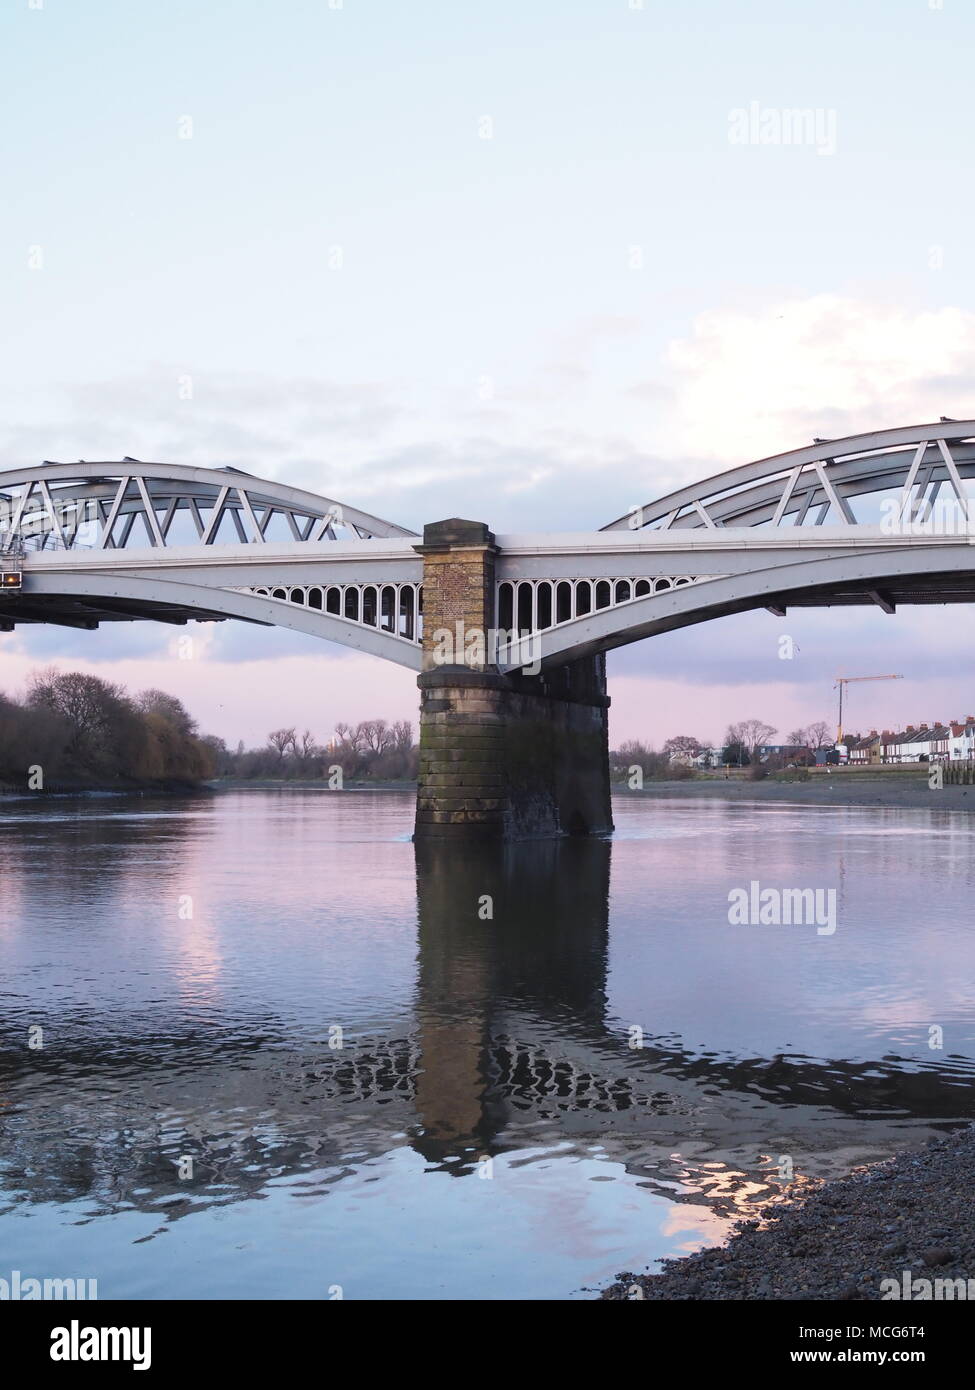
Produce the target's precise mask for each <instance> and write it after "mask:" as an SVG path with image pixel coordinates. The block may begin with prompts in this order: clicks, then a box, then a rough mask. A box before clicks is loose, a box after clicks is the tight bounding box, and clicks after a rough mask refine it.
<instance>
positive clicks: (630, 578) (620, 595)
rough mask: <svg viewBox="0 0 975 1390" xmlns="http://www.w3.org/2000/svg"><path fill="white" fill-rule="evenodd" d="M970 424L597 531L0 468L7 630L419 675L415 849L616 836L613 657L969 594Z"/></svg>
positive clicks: (733, 473)
mask: <svg viewBox="0 0 975 1390" xmlns="http://www.w3.org/2000/svg"><path fill="white" fill-rule="evenodd" d="M973 478H975V420H960V421H955V420H947V419H942V420H941V421H939V422H938V423H937V424H927V425H915V426H904V427H900V428H894V429H887V430H880V431H875V432H873V433H870V434H862V435H853V436H848V437H846V438H843V439H832V440H825V439H819V440H816V441H815V442H814V443H813V444H810V445H806V446H804V447H802V448H798V449H794V450H792V451H790V452H788V453H784V454H778V455H775V456H773V457H771V458H767V459H761V460H758V461H756V462H752V463H747V464H744V465H742V466H740V467H737V468H733V469H730V470H728V471H726V472H723V473H719V474H717V475H715V476H713V477H710V478H707V479H705V480H703V481H701V482H697V483H693V484H689V485H687V486H685V487H682V488H679V489H677V490H676V491H674V492H671V493H669V494H668V495H666V496H664V497H660V498H658V499H656V500H655V501H651V502H647V503H645V504H642V505H637V506H634V507H633V508H632V509H631V510H630V511H629V512H628V513H627V514H626V515H624V516H621V517H619V518H617V519H616V520H614V521H611V522H609V523H608V524H607V525H605V526H604V527H602V528H601V529H600V530H596V531H573V532H557V533H539V532H532V533H512V534H506V533H501V534H495V533H494V532H492V531H491V529H490V527H489V525H488V524H487V523H484V522H476V521H469V520H462V519H458V518H453V519H449V520H444V521H437V522H433V523H432V524H430V525H428V526H426V527H424V530H423V533H422V535H420V534H418V533H416V532H413V531H411V530H409V529H408V528H406V527H404V526H399V525H397V524H395V523H393V522H390V521H385V520H383V519H381V518H379V517H376V516H372V515H371V514H369V513H368V512H364V511H361V510H358V509H356V508H353V507H350V506H348V505H345V504H343V503H340V502H338V501H336V500H334V499H332V498H328V497H323V496H320V495H318V494H316V493H313V492H308V491H305V490H302V489H300V488H294V487H290V486H287V485H285V484H283V483H280V482H274V481H270V480H265V479H261V478H257V477H254V476H253V475H251V474H249V473H244V472H241V471H239V470H237V469H232V468H198V467H188V466H185V465H179V464H169V463H145V462H142V461H139V460H136V459H132V458H125V459H122V460H121V461H120V462H78V463H70V464H65V463H50V462H48V463H44V464H41V465H39V466H36V467H30V468H25V469H19V470H17V469H12V470H8V471H6V472H2V473H0V561H2V578H0V631H5V632H11V631H13V630H14V629H15V628H16V626H17V625H18V624H31V623H60V624H66V625H68V626H71V627H78V628H87V629H93V628H97V627H98V626H99V625H100V624H101V623H103V622H119V621H131V620H137V619H142V620H152V621H157V622H164V623H175V624H183V623H187V622H190V621H196V622H200V621H221V620H225V619H228V618H236V619H239V620H242V621H245V622H251V623H258V624H266V625H276V626H280V627H286V628H290V629H292V630H294V631H299V632H305V633H308V634H310V635H312V636H316V637H321V638H324V639H326V640H328V641H331V642H336V643H339V644H340V645H343V646H346V647H351V648H354V649H355V650H358V651H362V652H366V653H368V654H370V655H372V656H376V657H381V658H383V659H385V660H387V661H392V662H396V663H398V664H399V665H401V666H406V667H409V668H410V669H411V670H414V671H415V672H416V673H417V680H418V684H419V688H420V751H421V761H420V780H419V787H418V794H417V818H416V833H417V837H418V838H432V839H439V838H446V839H456V838H470V837H475V838H515V839H519V838H530V837H534V836H539V837H547V836H557V835H562V834H599V833H602V832H605V831H607V830H609V829H611V815H610V799H609V768H608V741H607V738H608V734H607V729H608V725H607V719H608V715H607V711H608V706H609V699H608V697H607V694H606V677H605V654H606V652H607V651H609V650H611V649H613V648H614V647H619V646H622V645H624V644H626V643H629V642H635V641H640V640H642V639H643V638H646V637H652V636H654V635H656V634H658V633H661V632H667V631H670V630H672V629H675V628H680V627H686V626H689V625H692V624H695V623H701V622H706V621H708V620H710V619H712V618H717V617H722V616H725V615H728V614H732V613H740V612H744V611H747V610H749V609H756V608H766V609H768V610H769V611H770V612H771V613H773V614H775V615H776V616H779V617H781V616H784V614H785V612H786V610H787V609H788V608H795V607H809V606H827V607H829V606H840V607H842V606H846V605H851V604H872V605H876V606H878V607H880V608H881V609H883V611H884V612H886V613H889V614H893V613H895V612H896V610H897V607H898V606H899V605H900V604H916V603H968V602H971V601H972V599H973V598H975V564H973V551H972V539H973V537H975V509H973V499H972V498H971V497H970V495H969V488H970V486H971V482H972V479H973Z"/></svg>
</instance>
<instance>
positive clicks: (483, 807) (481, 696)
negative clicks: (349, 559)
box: [415, 519, 613, 840]
mask: <svg viewBox="0 0 975 1390" xmlns="http://www.w3.org/2000/svg"><path fill="white" fill-rule="evenodd" d="M416 550H417V551H418V553H419V554H420V555H422V557H423V669H422V672H421V674H420V676H419V678H418V685H419V687H420V770H419V785H418V788H417V803H416V834H415V838H416V839H418V840H419V839H441V840H467V839H487V840H490V839H511V840H523V839H533V838H552V837H557V836H563V835H598V834H602V833H605V832H607V831H609V830H612V828H613V823H612V814H611V810H610V794H609V744H608V709H609V698H608V696H607V694H606V665H605V657H604V656H601V655H599V656H593V657H585V658H583V659H580V660H576V661H572V662H567V663H565V664H563V665H560V666H554V667H551V668H549V669H545V670H541V671H539V672H538V673H537V674H527V673H525V672H524V671H519V672H515V673H508V674H505V673H502V672H501V671H499V670H498V666H497V661H496V655H497V642H498V634H497V620H496V611H495V610H496V600H495V595H496V592H497V590H496V584H495V561H496V557H497V555H498V547H497V545H496V544H495V539H494V536H493V535H492V533H491V532H490V531H489V530H488V528H487V526H486V525H484V524H483V523H482V522H475V521H461V520H458V519H454V520H450V521H438V522H434V523H433V524H432V525H429V526H426V527H425V528H424V531H423V543H422V545H418V546H416ZM492 658H494V660H492ZM529 669H530V668H529Z"/></svg>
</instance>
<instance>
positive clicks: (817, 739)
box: [806, 719, 833, 751]
mask: <svg viewBox="0 0 975 1390" xmlns="http://www.w3.org/2000/svg"><path fill="white" fill-rule="evenodd" d="M806 741H807V743H808V744H809V747H810V748H812V749H813V751H815V750H816V749H817V748H831V747H832V744H833V738H832V734H831V732H830V725H829V724H827V723H826V720H825V719H817V720H816V722H815V724H810V725H809V728H808V729H807V730H806Z"/></svg>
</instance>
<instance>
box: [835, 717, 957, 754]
mask: <svg viewBox="0 0 975 1390" xmlns="http://www.w3.org/2000/svg"><path fill="white" fill-rule="evenodd" d="M837 749H838V751H839V752H840V755H841V757H842V755H843V753H845V754H846V760H847V762H849V763H861V764H872V763H936V762H941V763H947V762H970V761H972V760H973V759H975V715H971V714H967V715H966V716H965V719H964V721H957V720H951V721H950V722H949V723H947V724H930V725H929V724H918V725H917V727H915V726H914V725H913V724H908V726H907V728H906V729H903V730H902V731H901V732H899V733H895V732H894V731H893V730H891V729H884V730H883V731H882V732H881V733H878V732H877V730H876V729H871V730H870V732H869V734H867V735H866V736H861V735H860V734H857V735H856V736H855V737H852V738H847V739H845V740H844V741H843V743H842V744H837Z"/></svg>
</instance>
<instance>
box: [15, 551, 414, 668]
mask: <svg viewBox="0 0 975 1390" xmlns="http://www.w3.org/2000/svg"><path fill="white" fill-rule="evenodd" d="M30 595H31V598H33V597H34V596H37V597H38V598H39V599H40V600H41V601H42V602H43V601H44V600H45V599H53V600H57V599H59V598H60V599H61V600H62V602H67V604H68V605H69V607H68V609H67V610H65V609H63V608H61V609H59V612H60V616H59V618H58V621H59V622H62V623H64V622H67V623H68V625H69V626H76V627H82V628H84V627H90V628H94V627H97V626H98V623H99V620H100V619H99V616H98V615H99V614H104V613H105V612H110V613H111V614H112V615H113V616H114V617H116V618H118V617H122V618H125V617H129V618H137V617H141V618H155V619H157V620H159V621H162V622H174V623H183V622H185V621H187V620H188V619H191V618H192V619H195V620H197V621H201V620H203V621H205V620H207V619H211V620H212V619H221V618H240V619H243V620H244V621H246V622H251V623H258V624H261V625H263V626H274V627H284V628H288V629H290V630H291V631H292V632H305V633H307V634H308V635H309V636H312V637H321V638H324V639H326V640H327V641H330V642H336V643H338V644H339V645H340V646H343V647H351V648H352V649H353V650H354V651H361V652H366V653H367V654H368V655H370V656H379V657H383V658H385V660H387V661H392V662H395V663H396V665H398V666H405V667H407V668H408V669H409V670H411V671H419V669H420V647H419V644H418V643H417V641H416V640H414V639H411V638H407V637H403V636H399V635H398V634H396V633H393V632H387V631H384V630H382V629H381V628H378V627H374V626H371V625H368V624H365V623H362V622H358V621H354V620H347V619H346V618H344V617H342V616H339V615H336V614H333V613H329V612H326V611H322V610H320V609H316V608H309V607H307V606H306V605H304V604H300V603H291V602H287V601H282V600H280V599H275V598H269V597H265V596H263V595H261V594H255V593H253V592H250V591H245V590H239V589H222V588H209V587H207V586H205V585H202V584H199V583H186V582H184V581H183V580H180V581H174V580H171V579H165V578H156V577H153V578H142V577H137V576H135V575H130V574H105V573H94V572H90V573H84V572H80V571H77V570H75V571H73V572H72V573H70V574H69V573H62V572H60V571H58V570H56V569H47V570H43V571H40V570H39V571H32V572H31V577H30ZM73 605H77V609H76V610H75V611H76V612H77V616H76V617H73V616H72V607H71V606H73ZM127 606H131V611H127ZM86 609H88V610H89V611H90V612H91V614H92V616H91V617H88V618H86V617H85V616H84V613H85V610H86ZM65 611H67V617H66V616H65ZM3 612H4V609H3V608H0V619H2V616H3Z"/></svg>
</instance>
